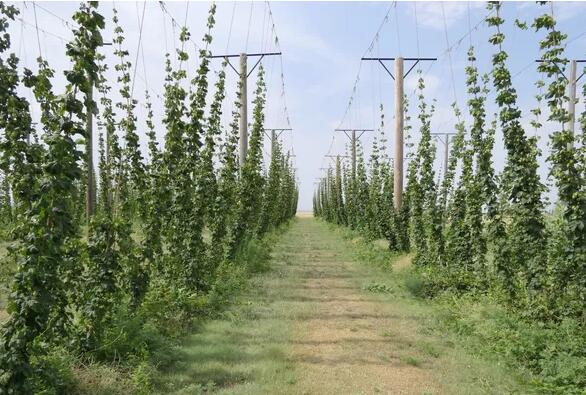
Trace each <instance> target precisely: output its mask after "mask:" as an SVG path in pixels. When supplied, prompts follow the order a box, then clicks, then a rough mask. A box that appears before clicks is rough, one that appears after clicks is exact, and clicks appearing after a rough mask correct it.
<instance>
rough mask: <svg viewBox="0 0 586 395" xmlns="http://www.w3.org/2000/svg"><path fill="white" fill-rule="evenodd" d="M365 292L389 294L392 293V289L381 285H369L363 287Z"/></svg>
mask: <svg viewBox="0 0 586 395" xmlns="http://www.w3.org/2000/svg"><path fill="white" fill-rule="evenodd" d="M363 289H364V290H365V291H370V292H373V293H381V294H390V293H393V289H392V288H391V287H389V286H388V285H386V284H381V283H370V284H368V285H366V286H364V287H363Z"/></svg>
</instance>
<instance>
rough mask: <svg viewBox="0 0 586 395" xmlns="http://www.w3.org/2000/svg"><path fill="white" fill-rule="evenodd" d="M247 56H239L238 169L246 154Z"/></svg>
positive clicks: (242, 54)
mask: <svg viewBox="0 0 586 395" xmlns="http://www.w3.org/2000/svg"><path fill="white" fill-rule="evenodd" d="M247 62H248V59H247V55H246V54H245V53H241V54H240V156H239V163H240V168H241V169H242V167H243V166H244V162H245V161H246V153H247V152H248V94H247V93H248V89H247V86H246V81H247V80H248V70H247V69H248V68H247Z"/></svg>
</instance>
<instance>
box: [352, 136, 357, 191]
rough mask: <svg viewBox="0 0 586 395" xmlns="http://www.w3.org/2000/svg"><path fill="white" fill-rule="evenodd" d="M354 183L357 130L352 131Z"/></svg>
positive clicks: (353, 177)
mask: <svg viewBox="0 0 586 395" xmlns="http://www.w3.org/2000/svg"><path fill="white" fill-rule="evenodd" d="M352 181H356V130H352Z"/></svg>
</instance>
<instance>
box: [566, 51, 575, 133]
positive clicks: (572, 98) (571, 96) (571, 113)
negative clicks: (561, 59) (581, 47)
mask: <svg viewBox="0 0 586 395" xmlns="http://www.w3.org/2000/svg"><path fill="white" fill-rule="evenodd" d="M576 63H577V62H576V61H575V60H572V61H570V79H569V84H568V85H569V89H570V92H569V95H568V96H569V102H568V114H569V116H570V125H569V130H570V132H572V134H574V127H575V125H576V68H577V67H576V66H577V65H576Z"/></svg>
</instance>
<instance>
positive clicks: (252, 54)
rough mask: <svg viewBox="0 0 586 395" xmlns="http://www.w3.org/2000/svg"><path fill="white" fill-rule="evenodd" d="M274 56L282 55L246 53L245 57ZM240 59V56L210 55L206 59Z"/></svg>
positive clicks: (275, 53) (274, 53) (279, 53)
mask: <svg viewBox="0 0 586 395" xmlns="http://www.w3.org/2000/svg"><path fill="white" fill-rule="evenodd" d="M276 55H282V53H281V52H264V53H263V52H261V53H247V54H246V56H248V57H249V58H251V57H257V56H276ZM238 57H240V54H230V55H210V56H208V58H210V59H218V58H238Z"/></svg>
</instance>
